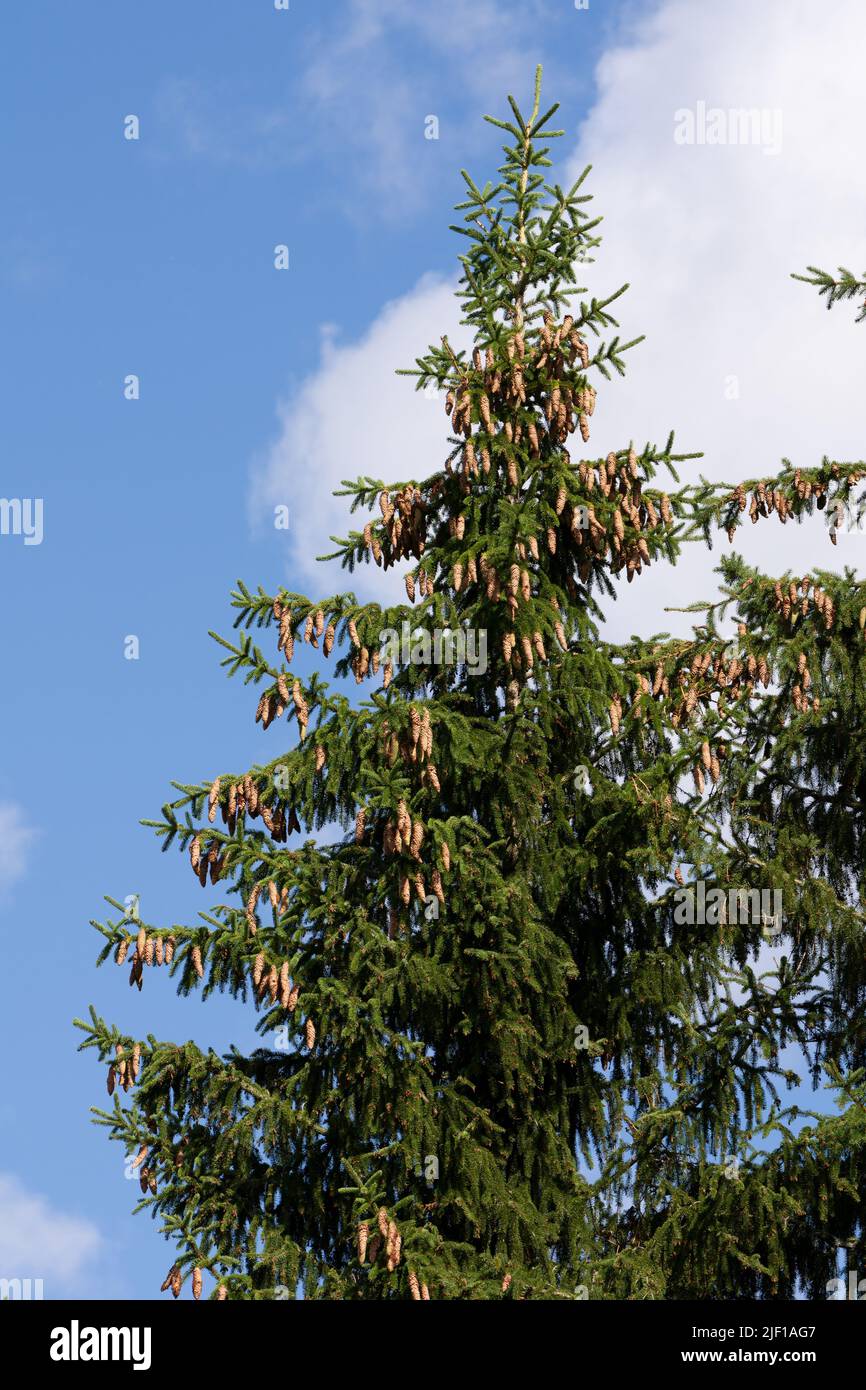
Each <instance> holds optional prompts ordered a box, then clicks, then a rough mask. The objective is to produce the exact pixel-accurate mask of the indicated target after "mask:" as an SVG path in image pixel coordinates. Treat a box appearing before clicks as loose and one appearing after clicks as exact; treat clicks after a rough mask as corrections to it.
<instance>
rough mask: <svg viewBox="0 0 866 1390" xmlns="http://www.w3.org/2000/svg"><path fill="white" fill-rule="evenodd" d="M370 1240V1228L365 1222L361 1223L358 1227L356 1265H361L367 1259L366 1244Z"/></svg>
mask: <svg viewBox="0 0 866 1390" xmlns="http://www.w3.org/2000/svg"><path fill="white" fill-rule="evenodd" d="M369 1239H370V1226H369V1223H368V1222H367V1221H362V1222H361V1224H360V1226H359V1227H358V1263H359V1264H363V1263H364V1261H365V1260H366V1258H367V1242H368V1241H369Z"/></svg>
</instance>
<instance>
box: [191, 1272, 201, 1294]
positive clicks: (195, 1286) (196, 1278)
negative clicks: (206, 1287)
mask: <svg viewBox="0 0 866 1390" xmlns="http://www.w3.org/2000/svg"><path fill="white" fill-rule="evenodd" d="M201 1286H202V1278H201V1270H200V1269H199V1268H198V1266H196V1268H195V1269H194V1270H193V1272H192V1296H193V1298H195V1299H199V1298H201Z"/></svg>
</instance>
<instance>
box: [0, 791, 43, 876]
mask: <svg viewBox="0 0 866 1390" xmlns="http://www.w3.org/2000/svg"><path fill="white" fill-rule="evenodd" d="M36 834H37V832H36V831H35V830H32V829H30V827H29V826H27V824H26V823H25V820H24V815H23V812H22V810H21V807H20V806H16V805H15V803H14V802H11V801H0V893H3V892H5V890H6V889H7V888H11V886H12V884H13V883H15V882H16V880H17V879H19V878H21V876H22V874H23V873H24V872H25V870H26V868H27V858H28V852H29V849H30V846H31V844H32V842H33V840H34V839H35V838H36Z"/></svg>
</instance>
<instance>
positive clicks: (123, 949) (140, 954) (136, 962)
mask: <svg viewBox="0 0 866 1390" xmlns="http://www.w3.org/2000/svg"><path fill="white" fill-rule="evenodd" d="M176 944H177V943H176V942H175V939H174V937H173V936H167V937H163V936H162V935H161V934H160V933H154V934H152V935H148V933H147V932H146V931H145V929H144V927H139V929H138V936H137V937H136V943H135V950H134V951H133V953H132V959H131V964H130V970H129V984H130V988H131V987H132V986H133V985H137V986H138V988H139V989H141V988H142V986H143V984H144V967H145V966H146V965H162V964H163V962H164V963H165V964H166V965H171V962H172V959H173V957H174V951H175V946H176ZM131 945H132V937H131V936H125V937H124V938H123V940H122V941H121V942H119V944H118V947H117V950H116V951H115V953H114V959H115V963H116V964H117V965H123V963H124V961H125V960H126V957H127V955H128V953H129V948H130V946H131ZM109 1094H110V1092H109Z"/></svg>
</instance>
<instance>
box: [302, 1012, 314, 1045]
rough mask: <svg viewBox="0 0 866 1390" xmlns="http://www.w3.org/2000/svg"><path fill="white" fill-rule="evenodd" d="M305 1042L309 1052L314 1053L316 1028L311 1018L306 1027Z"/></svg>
mask: <svg viewBox="0 0 866 1390" xmlns="http://www.w3.org/2000/svg"><path fill="white" fill-rule="evenodd" d="M304 1040H305V1041H306V1044H307V1049H308V1051H310V1052H312V1050H313V1048H314V1047H315V1045H316V1026H315V1024H314V1023H313V1020H312V1019H311V1018H308V1019H307V1021H306V1023H305V1025H304Z"/></svg>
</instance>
